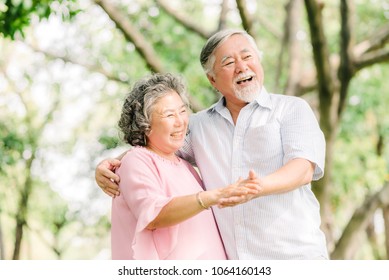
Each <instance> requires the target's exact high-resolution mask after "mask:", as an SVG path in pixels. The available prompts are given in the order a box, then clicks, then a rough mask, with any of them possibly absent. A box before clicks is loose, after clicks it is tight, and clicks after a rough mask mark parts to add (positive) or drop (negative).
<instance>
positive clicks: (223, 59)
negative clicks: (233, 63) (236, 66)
mask: <svg viewBox="0 0 389 280" xmlns="http://www.w3.org/2000/svg"><path fill="white" fill-rule="evenodd" d="M229 58H231V56H228V55H226V56H223V58H222V59H221V63H224V62H225V61H226V60H227V59H229Z"/></svg>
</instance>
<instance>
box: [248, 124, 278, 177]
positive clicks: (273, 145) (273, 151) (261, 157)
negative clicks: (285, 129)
mask: <svg viewBox="0 0 389 280" xmlns="http://www.w3.org/2000/svg"><path fill="white" fill-rule="evenodd" d="M281 138H282V137H281V127H280V124H279V123H278V122H272V123H269V124H266V125H262V126H256V127H255V126H254V127H250V128H249V129H248V131H247V132H246V135H245V137H244V144H243V149H244V154H245V161H246V162H247V163H248V164H255V165H257V164H260V165H263V168H260V169H261V170H263V169H268V168H266V165H267V166H269V165H274V164H276V165H279V164H282V158H283V149H282V139H281Z"/></svg>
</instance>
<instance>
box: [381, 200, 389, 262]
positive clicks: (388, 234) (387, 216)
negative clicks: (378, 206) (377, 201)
mask: <svg viewBox="0 0 389 280" xmlns="http://www.w3.org/2000/svg"><path fill="white" fill-rule="evenodd" d="M382 211H383V216H384V224H385V249H386V259H387V260H389V205H386V206H385V207H383V208H382Z"/></svg>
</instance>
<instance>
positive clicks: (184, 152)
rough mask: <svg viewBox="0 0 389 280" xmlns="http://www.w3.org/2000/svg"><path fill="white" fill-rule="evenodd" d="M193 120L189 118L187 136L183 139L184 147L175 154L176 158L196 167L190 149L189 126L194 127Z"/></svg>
mask: <svg viewBox="0 0 389 280" xmlns="http://www.w3.org/2000/svg"><path fill="white" fill-rule="evenodd" d="M195 122H196V120H195V118H193V117H192V116H191V118H190V121H189V126H188V134H187V135H186V137H185V142H184V145H183V146H182V147H181V149H180V150H178V151H177V152H176V154H177V156H179V157H180V158H182V159H184V160H186V161H188V162H189V163H190V164H191V165H193V166H197V165H196V160H195V156H194V152H193V149H192V138H191V136H192V135H191V129H190V128H191V126H192V125H195Z"/></svg>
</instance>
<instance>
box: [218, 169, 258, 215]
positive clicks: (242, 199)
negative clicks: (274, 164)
mask: <svg viewBox="0 0 389 280" xmlns="http://www.w3.org/2000/svg"><path fill="white" fill-rule="evenodd" d="M233 185H235V187H236V188H237V189H241V190H246V193H244V194H240V195H235V196H231V197H228V198H227V197H226V198H222V199H221V200H220V201H219V204H218V206H219V208H225V207H232V206H235V205H238V204H242V203H246V202H247V201H250V200H252V199H254V198H256V197H259V196H260V195H261V192H262V187H261V181H260V179H259V178H258V177H257V174H256V173H255V172H254V171H253V170H250V171H249V175H248V177H247V179H245V180H242V179H241V178H239V180H238V181H237V182H235V183H234V184H233ZM231 186H232V185H231Z"/></svg>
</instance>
